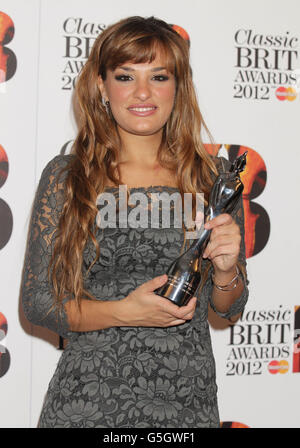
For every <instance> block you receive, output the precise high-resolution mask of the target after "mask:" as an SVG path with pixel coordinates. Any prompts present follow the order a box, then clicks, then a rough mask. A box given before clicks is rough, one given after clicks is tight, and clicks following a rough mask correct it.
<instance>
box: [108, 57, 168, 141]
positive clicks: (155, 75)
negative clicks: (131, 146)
mask: <svg viewBox="0 0 300 448" xmlns="http://www.w3.org/2000/svg"><path fill="white" fill-rule="evenodd" d="M99 86H100V90H101V93H102V97H103V98H104V99H105V101H107V100H108V101H109V103H110V108H111V112H112V114H113V116H114V118H115V120H116V122H117V125H118V128H119V130H121V134H122V131H123V132H126V133H130V134H134V135H142V136H146V135H154V134H159V133H162V129H163V126H164V125H165V123H166V122H167V121H168V118H169V116H170V114H171V112H172V110H173V105H174V100H175V92H176V82H175V77H174V75H173V74H172V73H170V72H168V70H167V68H166V64H165V63H164V61H163V58H162V57H161V56H157V57H156V58H155V60H154V61H153V62H151V63H141V64H133V63H130V62H126V63H125V64H123V65H121V66H120V67H117V68H116V69H115V70H113V71H112V70H107V76H106V80H105V81H103V80H102V79H101V77H100V78H99Z"/></svg>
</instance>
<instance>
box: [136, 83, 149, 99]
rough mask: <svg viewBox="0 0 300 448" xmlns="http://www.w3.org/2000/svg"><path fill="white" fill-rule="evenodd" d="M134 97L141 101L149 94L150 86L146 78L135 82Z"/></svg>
mask: <svg viewBox="0 0 300 448" xmlns="http://www.w3.org/2000/svg"><path fill="white" fill-rule="evenodd" d="M134 94H135V97H136V98H139V99H140V100H142V101H145V100H147V99H148V98H150V96H151V88H150V85H149V83H148V81H147V80H139V81H137V83H136V88H135V92H134Z"/></svg>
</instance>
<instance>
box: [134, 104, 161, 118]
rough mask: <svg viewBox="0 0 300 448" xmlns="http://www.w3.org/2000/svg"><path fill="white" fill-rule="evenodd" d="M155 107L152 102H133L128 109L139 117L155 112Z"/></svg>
mask: <svg viewBox="0 0 300 448" xmlns="http://www.w3.org/2000/svg"><path fill="white" fill-rule="evenodd" d="M156 110H157V107H156V106H154V105H153V104H134V105H132V106H129V107H128V111H129V112H130V113H132V114H133V115H137V116H139V117H148V116H149V115H152V114H154V113H155V112H156Z"/></svg>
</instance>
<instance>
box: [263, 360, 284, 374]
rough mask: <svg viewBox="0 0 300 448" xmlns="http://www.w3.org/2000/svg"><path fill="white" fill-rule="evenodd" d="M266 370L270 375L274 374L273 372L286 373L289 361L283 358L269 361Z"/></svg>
mask: <svg viewBox="0 0 300 448" xmlns="http://www.w3.org/2000/svg"><path fill="white" fill-rule="evenodd" d="M268 370H269V372H270V373H272V375H275V373H286V372H288V370H289V363H288V362H287V361H285V360H282V361H271V362H270V363H269V365H268Z"/></svg>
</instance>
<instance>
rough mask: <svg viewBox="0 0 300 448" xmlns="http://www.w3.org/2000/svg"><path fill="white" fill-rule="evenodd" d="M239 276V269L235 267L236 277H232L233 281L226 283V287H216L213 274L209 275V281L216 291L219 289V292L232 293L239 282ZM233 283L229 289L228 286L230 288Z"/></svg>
mask: <svg viewBox="0 0 300 448" xmlns="http://www.w3.org/2000/svg"><path fill="white" fill-rule="evenodd" d="M239 275H240V270H239V268H238V267H237V266H236V275H235V276H234V277H233V279H232V280H231V281H230V282H229V283H227V285H217V284H216V283H215V280H214V277H215V275H214V274H211V279H212V282H213V285H214V286H215V287H216V288H217V289H219V290H220V291H233V290H234V289H235V288H236V287H237V284H238V282H239ZM234 282H235V283H234ZM233 283H234V285H233V286H232V287H231V288H230V286H231V285H232V284H233ZM228 288H229V289H228Z"/></svg>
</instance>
